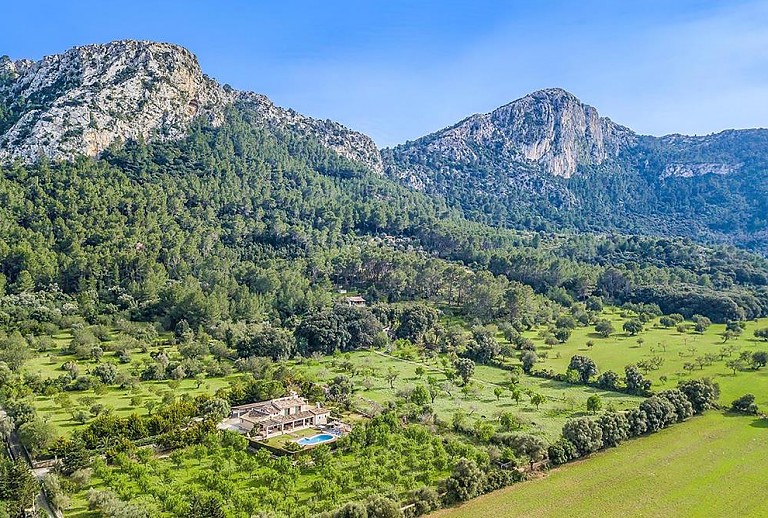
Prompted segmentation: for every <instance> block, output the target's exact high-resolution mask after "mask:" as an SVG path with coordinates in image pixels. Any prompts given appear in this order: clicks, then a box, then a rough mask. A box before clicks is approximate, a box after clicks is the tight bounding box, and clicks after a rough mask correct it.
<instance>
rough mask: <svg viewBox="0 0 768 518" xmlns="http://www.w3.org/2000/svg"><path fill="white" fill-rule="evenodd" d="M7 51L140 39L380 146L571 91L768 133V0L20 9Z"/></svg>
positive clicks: (629, 115)
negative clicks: (543, 94) (169, 47)
mask: <svg viewBox="0 0 768 518" xmlns="http://www.w3.org/2000/svg"><path fill="white" fill-rule="evenodd" d="M3 18H4V22H3V30H2V31H0V55H2V54H8V55H10V56H11V57H12V58H22V57H28V58H34V59H39V58H40V57H42V56H44V55H47V54H52V53H57V52H61V51H64V50H66V49H67V48H69V47H71V46H74V45H82V44H87V43H94V42H105V41H109V40H115V39H123V38H135V39H151V40H160V41H169V42H174V43H178V44H181V45H184V46H186V47H188V48H189V49H190V50H192V51H193V52H194V53H195V54H196V55H197V56H198V58H199V60H200V63H201V65H202V67H203V70H204V71H205V72H206V73H208V75H210V76H212V77H215V78H216V79H218V80H219V81H221V82H223V83H229V84H231V85H232V86H234V87H235V88H239V89H246V90H254V91H257V92H260V93H264V94H266V95H268V96H269V97H270V98H272V99H273V100H274V101H275V102H276V103H277V104H279V105H281V106H286V107H291V108H294V109H296V110H298V111H300V112H302V113H305V114H308V115H312V116H314V117H320V118H332V119H335V120H338V121H340V122H342V123H344V124H346V125H347V126H350V127H351V128H353V129H357V130H359V131H363V132H365V133H367V134H369V135H371V136H372V137H373V138H374V139H375V140H376V142H377V143H378V144H379V145H381V146H387V145H393V144H397V143H400V142H403V141H405V140H408V139H414V138H417V137H419V136H422V135H424V134H426V133H429V132H432V131H435V130H437V129H440V128H442V127H445V126H447V125H450V124H452V123H454V122H456V121H458V120H460V119H462V118H464V117H466V116H468V115H470V114H472V113H476V112H485V111H490V110H492V109H493V108H495V107H497V106H500V105H502V104H505V103H507V102H510V101H512V100H514V99H516V98H518V97H521V96H523V95H525V94H526V93H528V92H530V91H533V90H536V89H539V88H546V87H554V86H558V87H562V88H565V89H567V90H569V91H571V92H572V93H574V94H575V95H577V96H578V97H580V98H581V99H582V100H583V101H585V102H587V103H589V104H592V105H594V106H595V107H597V108H598V110H599V111H600V113H601V114H602V115H605V116H608V117H610V118H611V119H613V120H614V121H616V122H619V123H621V124H624V125H626V126H629V127H631V128H633V129H635V130H636V131H639V132H642V133H649V134H655V135H660V134H667V133H678V132H679V133H691V134H705V133H711V132H714V131H719V130H722V129H726V128H742V127H766V126H768V102H766V100H768V1H754V0H752V1H739V0H730V1H727V2H726V1H720V2H712V1H701V0H699V1H694V0H674V1H672V0H665V1H661V0H643V1H637V2H632V1H627V0H615V1H607V0H602V1H600V0H581V1H578V2H576V1H572V2H567V1H562V0H561V1H555V0H551V1H546V0H541V1H534V0H530V1H525V2H523V1H514V0H510V1H506V2H491V1H482V0H475V1H473V2H452V1H443V2H436V1H419V0H411V1H401V0H382V1H380V2H367V1H364V0H360V1H333V0H325V1H318V0H315V1H291V0H283V1H281V2H271V1H270V2H267V1H258V0H251V1H240V2H234V1H226V0H220V1H218V2H215V3H214V2H203V1H191V0H188V1H186V2H171V1H163V0H155V1H153V2H146V1H143V0H133V1H125V0H120V1H104V0H101V1H98V2H97V1H76V0H73V1H68V2H62V1H56V2H47V1H38V2H33V1H27V2H23V1H18V0H16V1H14V0H9V2H6V5H4V6H3Z"/></svg>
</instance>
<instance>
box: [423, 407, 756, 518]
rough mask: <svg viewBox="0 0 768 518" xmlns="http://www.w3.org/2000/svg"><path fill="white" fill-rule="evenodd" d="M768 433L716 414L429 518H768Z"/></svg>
mask: <svg viewBox="0 0 768 518" xmlns="http://www.w3.org/2000/svg"><path fill="white" fill-rule="evenodd" d="M766 427H768V422H766V421H765V420H759V419H757V418H754V417H746V416H737V415H731V414H723V413H720V412H716V411H710V412H709V413H707V414H705V415H703V416H700V417H695V418H692V419H690V420H689V421H686V422H685V423H680V424H676V425H674V426H672V427H671V428H667V429H665V430H662V431H661V432H659V433H656V434H653V435H651V436H648V437H641V438H637V439H634V440H632V441H630V442H628V443H625V444H622V445H621V446H619V447H618V448H613V449H609V450H604V451H602V452H600V453H597V454H594V455H592V456H591V457H589V458H586V459H583V460H581V461H578V462H574V463H572V464H567V465H565V466H562V467H560V468H557V469H555V470H553V471H551V472H550V473H549V474H548V475H547V476H545V477H544V478H541V479H536V480H530V481H527V482H523V483H520V484H514V485H512V486H509V487H507V488H505V489H502V490H499V491H496V492H494V493H490V494H488V495H484V496H481V497H479V498H476V499H474V500H471V501H469V502H467V503H465V504H463V505H461V506H459V507H455V508H449V509H444V510H442V511H438V512H437V513H434V514H433V515H431V516H432V518H476V517H480V516H496V517H512V516H525V517H527V518H534V517H535V518H545V517H562V516H591V517H613V516H616V517H627V516H633V517H635V516H638V517H640V516H642V517H662V516H664V517H667V516H691V517H695V516H701V517H711V516H739V517H751V516H754V517H761V516H766V515H768V499H766V498H765V494H764V491H763V490H762V488H763V487H764V485H765V475H766V468H765V466H766V464H768V429H766Z"/></svg>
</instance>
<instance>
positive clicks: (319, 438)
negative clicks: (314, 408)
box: [296, 433, 335, 446]
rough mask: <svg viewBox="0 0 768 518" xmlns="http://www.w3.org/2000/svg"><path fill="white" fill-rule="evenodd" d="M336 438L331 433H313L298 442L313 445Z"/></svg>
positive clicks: (303, 444)
mask: <svg viewBox="0 0 768 518" xmlns="http://www.w3.org/2000/svg"><path fill="white" fill-rule="evenodd" d="M334 439H335V437H334V436H333V435H331V434H329V433H321V434H320V435H313V436H312V437H304V438H303V439H299V440H298V441H296V442H297V443H299V444H301V445H302V446H311V445H313V444H320V443H321V442H328V441H332V440H334Z"/></svg>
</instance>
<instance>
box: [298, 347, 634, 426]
mask: <svg viewBox="0 0 768 518" xmlns="http://www.w3.org/2000/svg"><path fill="white" fill-rule="evenodd" d="M345 362H349V363H351V364H352V365H353V366H354V369H355V371H356V374H354V375H353V376H352V380H353V382H354V383H355V388H356V392H355V399H356V400H357V402H358V403H359V405H360V406H362V407H366V406H371V404H372V403H371V402H373V403H374V404H377V405H382V406H383V405H385V404H386V403H387V402H388V401H392V400H394V399H396V396H397V394H398V392H402V391H407V390H408V389H409V388H412V387H414V386H415V385H417V384H425V383H426V377H427V376H434V377H435V378H437V379H438V380H439V381H440V382H441V383H445V382H446V381H447V378H446V377H445V375H444V373H443V370H442V369H441V368H440V362H439V361H438V359H437V358H435V359H433V360H429V361H427V360H421V359H418V360H404V359H400V358H396V357H393V356H389V355H385V354H383V353H379V352H372V351H358V352H354V353H349V354H344V355H340V356H337V357H331V358H323V359H321V360H316V361H308V362H306V361H305V362H302V363H294V365H295V366H296V367H297V368H299V369H303V370H305V371H306V372H308V373H310V374H311V375H312V376H314V377H315V378H316V379H317V380H318V381H323V382H327V381H330V380H332V379H333V378H334V377H335V376H338V375H340V374H345V375H350V370H349V369H348V368H344V367H343V364H344V363H345ZM419 365H421V366H423V367H424V368H425V370H426V371H427V372H426V373H425V374H424V375H423V376H422V377H418V376H417V375H416V368H417V367H418V366H419ZM390 367H392V368H394V369H396V370H397V372H398V378H397V379H396V380H395V383H394V389H392V388H390V386H389V383H388V382H387V380H386V379H385V378H384V373H386V372H387V370H388V369H389V368H390ZM366 370H368V371H370V372H369V373H367V374H366V373H365V371H366ZM366 379H367V380H368V381H367V382H366V381H365V380H366ZM509 379H510V373H509V372H508V371H506V370H503V369H500V368H496V367H490V366H486V365H478V366H477V367H476V369H475V375H474V377H473V383H472V387H471V388H472V390H471V391H468V392H467V393H466V394H465V393H463V392H462V391H461V389H460V388H459V387H456V386H453V387H448V388H449V390H450V391H443V392H442V393H441V394H440V395H439V396H438V397H437V399H436V400H435V402H434V404H433V405H432V406H433V408H434V411H435V413H436V414H437V415H438V416H440V418H442V419H444V420H446V421H450V419H451V417H452V415H453V413H454V412H456V411H457V410H459V409H461V410H463V411H464V412H466V413H467V414H468V416H469V417H470V419H475V418H485V419H487V420H495V419H496V418H498V416H499V414H500V413H502V412H512V413H514V414H516V415H517V416H518V418H519V419H520V420H521V421H522V422H523V423H524V430H525V431H526V432H529V433H533V434H536V435H541V436H544V437H545V438H547V439H556V438H557V437H558V436H559V434H560V430H561V429H562V426H563V424H564V423H565V421H567V420H568V419H569V418H571V417H578V416H582V415H586V400H587V398H588V397H589V396H591V395H592V394H599V395H600V397H601V398H602V399H603V401H604V402H605V404H606V405H608V404H611V405H613V406H614V407H615V408H616V409H627V408H632V407H636V406H637V405H638V404H639V402H640V401H642V398H638V397H635V396H629V395H626V394H621V393H618V392H608V391H602V390H598V389H595V388H592V387H584V386H579V385H569V384H567V383H559V382H556V381H551V380H545V379H539V378H532V377H529V376H522V377H521V379H520V383H519V385H518V387H519V388H520V389H521V390H526V389H529V390H531V391H533V392H536V393H539V394H543V395H544V396H545V397H546V398H547V400H546V402H545V403H544V404H542V405H541V406H540V407H539V408H538V409H536V408H535V407H534V406H533V405H532V404H531V403H530V398H529V397H528V396H523V397H522V399H521V400H520V402H519V403H517V402H515V401H514V400H512V399H511V397H510V392H509V391H508V390H506V387H507V386H508V384H509ZM366 384H368V385H369V386H370V388H366V386H365V385H366ZM499 386H501V387H503V388H505V390H504V392H503V393H502V395H501V397H500V399H497V398H496V395H495V394H494V388H496V387H499Z"/></svg>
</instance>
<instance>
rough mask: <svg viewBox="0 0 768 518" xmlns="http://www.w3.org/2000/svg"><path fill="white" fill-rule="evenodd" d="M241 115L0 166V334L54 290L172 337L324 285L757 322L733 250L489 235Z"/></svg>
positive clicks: (745, 270)
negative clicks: (158, 325) (98, 151)
mask: <svg viewBox="0 0 768 518" xmlns="http://www.w3.org/2000/svg"><path fill="white" fill-rule="evenodd" d="M254 117H255V115H254V113H253V112H252V111H251V109H250V108H249V107H248V106H247V105H241V106H239V107H237V108H232V109H229V110H228V111H227V113H226V120H225V122H224V123H223V124H222V125H221V126H219V127H212V126H211V125H210V124H208V123H206V122H204V121H202V120H198V121H197V123H195V124H194V125H193V127H192V128H191V130H190V134H189V136H188V137H186V138H185V139H183V140H179V141H169V142H154V143H149V144H147V143H141V142H129V143H128V144H127V145H125V146H119V145H114V146H112V147H110V148H109V149H108V150H107V151H106V152H105V153H104V154H103V156H102V157H101V158H100V159H91V158H79V159H77V160H75V161H73V162H68V161H61V162H49V161H47V160H45V159H43V160H42V161H40V162H38V163H36V164H33V165H23V164H22V163H20V162H16V163H14V164H10V165H6V166H3V167H2V169H1V171H2V179H1V180H0V198H1V199H2V204H0V205H1V206H2V208H0V211H2V222H3V223H2V234H1V235H0V264H2V268H1V269H0V271H1V272H2V277H1V278H2V280H3V282H2V284H3V291H4V292H6V293H8V294H10V298H8V297H6V299H5V300H6V308H5V309H4V311H5V313H6V316H5V317H4V318H5V319H6V322H7V321H8V318H9V316H8V315H10V314H12V313H13V312H15V311H18V310H19V308H16V309H11V307H12V306H15V302H13V301H17V297H19V296H21V295H22V294H25V293H29V292H33V291H40V292H48V291H52V292H56V293H58V292H57V291H56V290H61V292H63V294H66V295H68V296H71V297H72V298H73V299H74V300H75V301H76V303H77V307H78V310H76V311H81V312H83V313H84V314H86V315H87V316H88V317H89V318H91V319H93V318H96V315H98V314H101V313H105V312H106V313H110V312H112V313H114V312H117V311H129V312H130V314H131V317H132V318H138V319H142V320H159V321H162V322H163V323H164V324H165V325H166V326H167V327H169V328H170V327H173V326H174V325H175V323H176V322H178V321H179V320H181V319H186V320H187V321H188V322H190V323H193V324H194V325H195V326H197V325H200V324H202V325H210V324H213V323H214V322H218V321H221V320H224V321H233V322H237V321H253V322H258V321H263V320H273V321H275V322H276V323H280V322H290V319H291V317H293V316H295V315H302V314H305V313H307V312H308V311H311V310H312V309H315V308H319V307H323V306H327V305H329V304H330V303H331V302H332V295H333V292H334V289H335V288H334V287H336V288H346V289H355V290H359V291H363V292H365V293H366V294H367V295H368V296H369V297H370V298H372V299H373V300H384V301H398V300H413V299H421V298H426V299H430V300H434V301H435V302H441V303H448V304H455V303H460V304H462V305H463V307H464V309H465V310H466V311H468V312H469V314H470V315H472V316H474V317H478V318H480V319H482V320H486V319H491V318H498V317H501V316H508V317H509V316H511V315H520V314H522V313H523V312H524V310H529V311H532V312H534V313H535V310H532V309H530V308H531V307H533V306H531V305H530V304H529V302H528V299H527V298H526V297H523V298H522V299H520V300H518V298H516V297H513V296H511V293H512V292H513V291H515V290H517V289H518V288H514V286H515V285H516V283H520V284H519V289H523V288H524V289H525V290H529V292H530V296H533V292H535V293H538V294H542V295H548V296H549V297H550V298H551V299H554V300H556V301H557V302H558V303H561V304H566V305H567V304H569V303H570V301H572V300H583V299H585V298H586V297H589V296H590V295H593V294H597V295H603V296H605V297H608V298H610V299H612V300H615V301H617V302H620V303H621V302H625V301H631V300H642V301H643V302H651V303H653V302H656V303H659V304H660V305H667V304H668V303H673V304H674V303H676V302H669V301H676V300H677V299H678V298H681V297H682V298H685V299H686V301H688V302H686V306H691V310H690V311H689V312H688V313H690V314H694V313H702V314H709V315H711V317H712V318H713V319H717V320H721V321H724V320H726V319H733V318H742V317H747V318H752V317H754V316H757V315H762V314H765V313H766V307H767V306H768V302H766V301H767V300H768V297H767V296H766V289H765V286H766V284H768V267H767V266H766V263H765V261H763V260H761V259H759V258H757V257H755V256H752V255H750V254H747V253H745V252H739V251H737V250H735V249H726V248H718V249H713V248H706V247H702V246H699V245H695V244H693V243H691V242H685V241H680V240H668V239H665V240H654V239H647V238H631V239H628V238H625V237H620V236H581V237H577V236H572V237H565V236H559V235H556V234H546V233H517V232H512V231H505V230H494V229H492V228H489V227H484V226H482V225H480V224H476V223H470V222H467V221H466V220H465V219H463V218H462V217H461V216H460V214H459V213H458V212H457V211H456V210H450V209H448V208H446V207H445V206H444V205H443V204H442V203H441V202H440V201H439V200H435V199H431V198H428V197H426V196H424V195H423V194H421V193H419V192H415V191H413V190H410V189H407V188H405V187H400V186H398V185H396V184H395V183H393V182H391V181H389V180H387V179H385V178H382V177H380V176H379V175H377V174H374V173H371V172H370V171H369V170H368V169H366V168H365V167H364V166H361V165H359V164H356V163H354V162H351V161H349V160H347V159H344V158H342V157H340V156H339V155H337V154H336V153H334V152H333V151H330V150H329V149H327V148H326V147H324V146H322V145H320V144H319V143H318V142H316V141H314V140H313V139H312V138H311V137H308V136H301V135H298V134H295V133H291V132H288V131H281V130H279V129H276V128H265V127H263V126H262V125H260V124H259V123H258V122H257V120H255V118H254ZM465 265H466V266H469V267H470V268H469V269H467V268H465ZM494 275H495V276H498V277H494ZM510 283H512V284H510ZM471 293H475V297H477V298H473V297H471V296H468V295H467V294H471ZM697 301H698V302H697ZM712 301H720V302H719V303H718V304H712V303H711V302H712ZM481 302H482V304H481ZM479 306H482V309H478V308H479ZM470 308H473V309H470ZM12 320H14V321H16V316H15V315H14V318H12ZM14 325H19V324H18V321H16V323H15V324H14Z"/></svg>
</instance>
